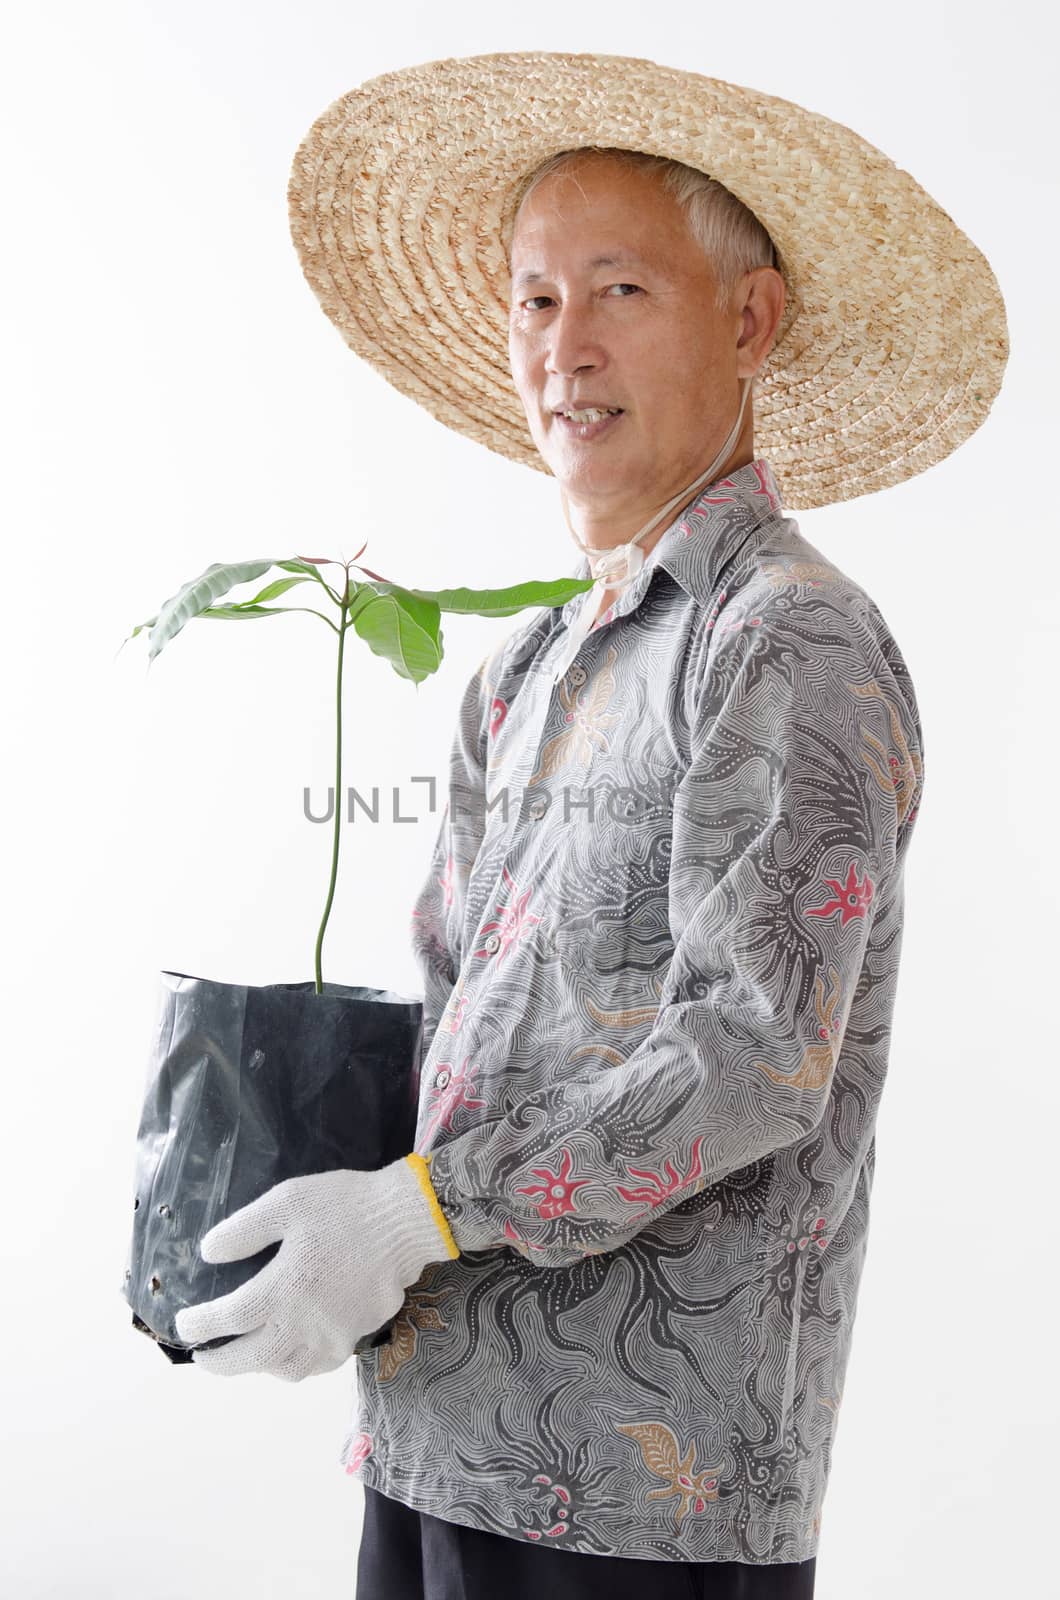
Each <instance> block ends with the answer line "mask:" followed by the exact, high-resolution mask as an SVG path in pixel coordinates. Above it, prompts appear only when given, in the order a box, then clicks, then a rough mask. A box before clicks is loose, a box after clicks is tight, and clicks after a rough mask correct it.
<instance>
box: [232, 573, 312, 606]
mask: <svg viewBox="0 0 1060 1600" xmlns="http://www.w3.org/2000/svg"><path fill="white" fill-rule="evenodd" d="M315 576H316V574H315V573H314V574H312V575H310V574H309V573H307V574H306V575H305V577H302V578H277V579H276V582H275V583H270V584H267V585H266V587H265V588H264V589H262V591H261V593H260V594H256V595H255V596H254V598H253V600H250V601H248V602H247V604H249V605H260V604H261V603H262V601H264V600H278V599H279V598H280V596H281V594H286V593H287V591H288V589H293V588H294V586H295V584H296V583H311V582H312V581H313V578H314V577H315Z"/></svg>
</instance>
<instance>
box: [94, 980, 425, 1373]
mask: <svg viewBox="0 0 1060 1600" xmlns="http://www.w3.org/2000/svg"><path fill="white" fill-rule="evenodd" d="M422 1044H423V1004H422V1001H420V1000H414V999H408V998H406V997H405V996H403V995H398V994H393V993H391V991H390V990H388V989H367V988H358V987H347V986H345V985H343V984H338V983H325V984H324V986H323V993H322V994H319V995H318V994H317V993H316V990H315V986H314V984H312V983H270V984H264V985H262V986H260V987H259V986H255V985H251V984H242V983H217V982H214V981H213V980H212V979H210V978H193V977H189V976H188V975H187V974H186V973H182V972H163V973H162V1007H161V1015H160V1018H159V1023H158V1030H157V1033H156V1035H155V1044H154V1049H153V1051H152V1056H151V1062H150V1067H149V1072H148V1081H147V1089H146V1093H145V1097H144V1106H143V1113H142V1116H141V1119H140V1127H139V1132H138V1134H137V1161H136V1193H135V1198H134V1200H133V1207H134V1212H135V1215H134V1217H133V1236H132V1248H131V1251H130V1255H129V1261H128V1263H127V1266H126V1269H125V1281H124V1284H123V1290H122V1292H123V1293H124V1295H125V1298H126V1300H127V1301H128V1303H129V1305H130V1306H131V1307H132V1311H133V1319H132V1320H133V1326H134V1327H135V1328H137V1329H139V1330H140V1331H141V1332H143V1333H145V1334H147V1335H149V1337H150V1338H152V1339H154V1340H155V1341H156V1342H157V1343H158V1344H159V1346H160V1347H161V1349H162V1351H163V1353H164V1354H165V1355H166V1356H168V1358H169V1360H170V1361H173V1362H190V1360H191V1355H192V1351H193V1350H196V1349H199V1348H202V1349H213V1348H215V1347H217V1346H220V1345H224V1344H228V1343H229V1342H230V1338H231V1337H234V1336H233V1335H229V1336H226V1337H224V1338H221V1339H212V1340H209V1341H208V1342H207V1343H206V1344H204V1345H202V1346H198V1345H186V1344H184V1343H183V1342H182V1340H181V1339H180V1337H179V1336H178V1334H177V1329H176V1320H175V1319H176V1315H177V1312H178V1311H180V1310H181V1309H182V1308H183V1307H184V1306H188V1305H197V1304H198V1303H199V1302H200V1301H203V1300H213V1299H216V1298H217V1297H218V1296H220V1295H223V1294H228V1293H229V1292H230V1291H231V1290H233V1289H237V1288H239V1287H240V1285H241V1284H244V1283H246V1282H247V1280H248V1279H249V1278H252V1277H253V1276H254V1274H255V1273H256V1272H258V1271H260V1269H261V1268H262V1267H263V1266H265V1265H266V1263H267V1262H269V1261H271V1260H272V1258H273V1256H274V1255H275V1254H276V1251H277V1250H278V1249H279V1248H280V1246H279V1244H271V1245H268V1246H267V1247H266V1248H265V1249H264V1250H261V1251H259V1252H258V1253H257V1255H254V1256H249V1257H247V1258H246V1259H245V1260H242V1261H230V1262H220V1263H217V1264H216V1265H211V1264H210V1263H209V1262H206V1261H203V1259H202V1257H201V1255H200V1254H199V1241H200V1240H201V1239H202V1237H203V1235H204V1234H206V1233H208V1232H209V1230H210V1229H211V1228H212V1227H213V1226H214V1224H215V1223H217V1222H220V1221H221V1220H222V1219H223V1218H224V1217H228V1216H230V1215H231V1214H232V1213H233V1212H234V1211H238V1210H239V1209H240V1207H242V1206H244V1205H247V1204H249V1203H250V1201H252V1200H256V1199H257V1198H258V1196H259V1195H262V1194H264V1193H265V1191H266V1190H267V1189H270V1188H272V1186H273V1185H274V1184H277V1183H282V1182H283V1180H284V1179H285V1178H295V1177H303V1176H305V1175H306V1174H308V1173H313V1172H332V1171H336V1170H338V1169H339V1168H343V1167H352V1168H356V1169H358V1170H361V1171H375V1170H376V1169H378V1168H379V1167H383V1166H386V1165H387V1164H388V1163H389V1162H391V1161H396V1160H398V1158H399V1157H401V1156H404V1155H408V1153H409V1152H410V1151H411V1150H412V1148H413V1145H414V1142H415V1135H416V1109H417V1104H418V1099H419V1075H420V1059H421V1049H422ZM392 1327H393V1321H391V1322H389V1323H387V1324H386V1325H385V1327H383V1328H381V1329H378V1330H376V1331H375V1332H374V1333H372V1334H369V1335H366V1336H365V1338H363V1339H362V1340H360V1341H359V1343H358V1345H357V1346H356V1348H357V1349H358V1350H360V1349H364V1348H367V1347H369V1346H372V1345H377V1344H383V1343H385V1342H386V1341H387V1339H388V1338H389V1336H390V1331H391V1329H392Z"/></svg>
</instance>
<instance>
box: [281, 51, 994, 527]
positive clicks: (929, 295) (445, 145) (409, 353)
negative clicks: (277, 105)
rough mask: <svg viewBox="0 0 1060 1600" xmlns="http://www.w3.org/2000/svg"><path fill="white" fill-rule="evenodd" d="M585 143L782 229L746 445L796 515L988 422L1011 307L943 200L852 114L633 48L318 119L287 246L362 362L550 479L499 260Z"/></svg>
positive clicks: (392, 92)
mask: <svg viewBox="0 0 1060 1600" xmlns="http://www.w3.org/2000/svg"><path fill="white" fill-rule="evenodd" d="M588 144H598V145H615V146H619V147H621V148H623V149H630V150H644V151H647V152H649V153H651V154H655V155H663V156H669V157H672V158H674V159H676V160H678V161H683V162H686V163H687V164H688V165H690V166H693V167H698V168H699V169H700V170H701V171H703V172H706V173H708V174H709V175H710V176H711V177H714V178H717V179H718V180H719V181H720V182H721V183H723V184H725V186H726V187H727V188H728V189H731V190H732V192H733V193H734V194H735V195H737V196H738V198H739V199H740V200H742V201H743V202H744V204H745V205H747V206H749V207H750V208H751V210H752V211H753V212H755V214H756V215H757V216H758V218H759V219H760V221H761V222H762V223H763V224H764V226H765V227H766V228H767V229H768V231H769V234H770V236H771V237H772V239H773V242H774V245H775V246H776V250H777V256H778V263H777V264H778V267H779V268H780V271H781V273H782V275H783V277H784V281H785V285H786V288H787V304H786V306H785V309H784V313H783V316H782V318H781V321H780V324H779V326H778V329H777V338H776V342H775V344H774V347H773V349H772V351H771V353H770V355H769V357H768V359H767V361H766V363H765V364H764V366H763V367H762V368H760V369H759V373H758V375H757V378H756V380H755V388H754V440H755V453H756V455H762V456H765V457H767V458H768V460H769V462H770V464H771V465H772V467H773V470H774V472H775V474H776V478H777V483H778V486H779V488H780V490H781V493H782V495H783V498H784V501H785V504H786V505H788V506H790V507H791V508H792V509H795V510H798V509H801V508H809V507H813V506H820V505H827V504H830V503H832V502H834V501H839V500H849V499H853V498H854V497H855V496H857V495H862V494H869V493H871V492H873V491H875V490H877V489H883V488H886V487H888V486H889V485H891V484H895V483H900V482H902V481H903V480H904V479H906V478H910V477H912V476H914V475H915V474H916V473H918V472H923V471H924V469H925V468H926V467H929V466H931V465H932V464H933V463H934V462H936V461H940V460H942V458H943V457H944V456H947V455H949V453H950V452H951V451H952V450H955V449H956V448H957V446H958V445H959V444H961V443H962V442H963V440H965V439H966V438H967V437H968V436H969V434H971V433H973V432H974V431H975V429H976V428H978V427H979V425H980V423H981V422H983V420H984V419H985V417H986V415H987V412H988V411H989V409H990V406H991V403H992V402H993V400H994V397H995V395H996V394H997V392H998V390H999V388H1000V385H1001V377H1002V373H1003V371H1004V367H1005V362H1006V359H1007V356H1008V334H1007V327H1006V321H1005V308H1004V302H1003V300H1002V297H1001V293H1000V290H999V288H998V284H997V281H996V279H995V277H994V274H993V272H992V271H991V269H990V266H989V264H988V263H987V261H986V259H985V258H984V256H983V255H982V254H981V252H980V251H979V250H977V249H976V247H975V245H973V244H972V242H971V240H970V239H968V238H967V236H966V235H965V234H964V233H962V232H961V230H960V229H959V228H958V227H957V226H956V224H955V223H954V222H953V220H952V219H951V218H950V217H949V216H948V215H947V214H946V212H945V211H943V210H942V208H941V207H940V206H938V205H937V204H936V203H935V201H934V200H932V199H931V197H930V195H928V194H926V193H925V192H924V190H923V189H922V188H921V187H920V186H919V184H917V183H916V182H914V180H913V179H912V178H911V177H910V176H909V174H908V173H907V172H904V171H902V169H901V168H900V167H897V166H895V164H894V162H893V161H891V160H890V159H889V158H888V157H887V156H885V155H884V154H883V153H882V152H881V151H879V150H877V149H876V148H875V147H874V146H873V145H871V144H868V143H866V141H865V140H864V139H862V138H860V137H859V135H858V134H856V133H854V132H852V131H851V130H850V129H849V128H846V127H844V126H843V125H842V124H841V123H837V122H832V121H830V120H829V118H827V117H822V116H818V115H817V114H816V113H814V112H812V111H807V110H805V109H804V108H803V107H801V106H798V105H794V104H792V103H791V102H790V101H787V100H780V99H777V98H775V97H774V96H772V95H766V94H760V93H758V92H757V91H756V90H753V89H746V88H741V87H739V86H737V85H735V84H731V83H724V82H722V81H720V80H719V79H716V78H705V77H702V76H700V75H699V74H697V73H692V72H686V71H681V70H678V69H676V68H673V67H666V66H660V65H658V64H657V63H655V62H653V61H645V60H640V59H633V58H628V57H624V56H608V55H568V54H560V53H551V52H537V51H533V52H525V53H511V54H499V55H484V56H472V57H467V58H462V59H454V60H444V61H431V62H426V63H424V64H422V65H419V66H414V67H409V68H407V69H405V70H402V71H399V72H391V73H385V74H383V75H382V76H381V77H377V78H372V79H370V80H368V81H367V82H365V83H363V84H361V85H360V86H359V87H358V88H356V89H353V90H351V91H350V93H348V94H346V95H343V96H342V98H341V99H339V100H336V101H335V102H334V103H333V104H332V105H331V106H329V107H328V109H327V110H326V111H325V112H323V114H322V115H321V116H320V117H318V119H317V120H316V122H314V124H313V126H312V127H311V128H310V130H309V132H308V133H307V134H306V136H305V138H304V139H303V140H302V143H301V144H300V146H299V148H298V151H297V153H296V155H295V159H294V163H293V167H292V171H291V177H290V183H289V185H288V206H289V215H290V226H291V235H292V238H293V240H294V244H295V247H296V249H297V251H298V255H299V259H300V261H301V264H302V269H303V271H304V272H305V275H306V277H307V278H308V280H309V282H310V284H311V285H312V287H313V290H314V292H315V293H316V295H317V297H318V299H319V301H320V304H321V306H322V307H323V309H324V311H325V312H326V313H327V315H328V316H329V317H330V318H331V320H332V321H333V322H334V323H335V324H336V326H337V327H338V328H339V329H340V331H341V333H342V335H343V337H344V339H345V340H346V342H347V344H348V345H349V346H350V348H351V349H352V350H354V351H355V352H356V353H357V355H359V356H361V357H363V358H364V360H366V361H368V362H370V363H371V364H372V366H373V367H375V368H376V370H377V371H378V372H380V373H381V374H382V375H383V377H385V378H386V379H387V380H388V381H389V382H390V383H392V384H393V385H394V386H395V388H397V389H399V390H401V392H402V393H403V394H406V395H409V396H410V397H411V398H412V399H413V400H416V401H417V402H418V403H419V404H420V405H422V406H424V407H426V409H427V410H428V411H429V412H431V414H432V415H433V416H435V417H436V418H437V419H438V420H439V422H443V423H445V424H446V426H447V427H450V428H455V429H456V430H457V431H458V432H459V433H463V434H466V435H467V436H468V437H469V438H471V439H475V440H476V441H478V443H480V444H484V445H486V446H487V447H488V448H489V449H491V450H495V451H497V452H498V453H499V454H501V455H503V456H507V457H509V458H510V459H511V460H513V461H520V462H524V463H525V464H526V465H527V466H531V467H536V468H537V469H538V470H539V471H542V472H549V471H550V468H549V467H548V466H547V464H546V463H545V462H544V460H543V459H542V457H541V456H540V454H539V453H538V450H537V447H536V446H535V444H534V442H533V439H532V437H531V434H530V431H529V428H528V426H527V420H526V414H525V412H524V410H523V406H522V402H521V401H520V399H519V396H518V394H517V392H516V389H515V385H514V383H513V381H512V377H511V371H510V368H509V364H508V316H509V304H510V288H511V283H510V276H509V272H508V266H507V261H506V257H505V250H506V246H507V245H508V243H509V242H510V239H511V234H512V227H513V221H514V213H515V206H516V201H517V196H518V191H519V189H520V186H521V184H522V182H523V181H524V180H525V177H526V175H527V174H528V173H529V172H530V171H531V170H532V169H533V168H535V167H536V166H537V165H538V164H539V163H540V162H542V161H543V160H545V159H546V158H547V157H548V156H551V155H554V154H555V153H556V152H558V151H560V150H564V149H568V148H571V147H573V146H581V145H588Z"/></svg>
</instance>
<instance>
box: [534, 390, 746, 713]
mask: <svg viewBox="0 0 1060 1600" xmlns="http://www.w3.org/2000/svg"><path fill="white" fill-rule="evenodd" d="M753 381H754V379H753V374H752V376H751V377H747V378H741V379H740V384H741V387H742V389H743V394H742V396H741V398H740V409H739V411H738V412H737V413H736V421H735V422H734V423H733V425H732V429H731V431H730V433H729V437H728V438H727V439H726V441H725V443H724V444H723V445H722V447H721V449H720V450H719V451H718V453H717V455H716V456H715V458H714V460H713V461H712V462H711V463H710V466H709V467H708V468H707V470H706V471H705V472H701V473H700V474H699V477H698V478H696V479H694V480H693V482H692V483H690V484H689V485H688V486H687V488H684V489H682V490H681V491H680V492H679V493H678V494H675V495H674V496H673V497H672V498H671V499H669V500H668V501H667V502H666V504H665V505H664V506H663V508H662V510H661V511H657V512H656V513H655V515H654V516H653V517H652V519H651V521H650V522H646V523H645V524H644V526H643V528H641V530H640V532H639V533H635V534H634V535H633V537H632V539H630V540H628V541H627V542H626V543H625V544H616V545H612V546H611V547H610V548H609V549H607V550H594V549H593V548H592V547H591V546H590V545H587V544H583V543H582V541H581V540H580V539H579V538H578V535H577V534H576V533H575V531H574V529H573V528H572V527H571V525H570V517H569V516H568V515H567V496H566V494H564V493H563V491H562V490H561V491H560V493H561V498H562V505H563V516H564V520H565V521H566V524H567V528H568V530H569V532H570V536H571V538H572V539H573V540H574V542H575V544H576V545H577V546H578V549H579V550H581V551H582V552H583V554H585V555H587V556H588V557H589V570H590V571H591V572H592V575H593V578H594V580H595V582H594V584H593V587H592V588H591V589H587V590H586V591H585V594H584V595H583V597H582V605H581V609H580V610H579V612H578V614H577V617H576V618H575V620H574V622H573V623H572V624H571V628H570V635H569V637H568V640H567V644H566V647H565V648H564V650H563V651H562V652H561V656H560V660H559V661H558V662H557V664H556V667H555V669H554V671H553V682H558V681H559V679H560V678H561V677H562V676H563V674H564V672H566V670H567V668H568V667H569V666H570V663H571V662H572V661H573V660H574V657H575V656H576V655H577V653H578V650H579V649H580V647H581V642H582V640H583V639H584V638H585V636H586V634H587V633H588V632H589V629H590V628H591V627H592V623H593V606H594V605H595V603H596V590H597V585H599V584H600V583H606V586H607V587H608V588H610V589H624V588H625V587H626V585H627V584H629V583H632V581H633V579H634V578H635V577H636V575H637V573H638V572H639V571H640V569H641V567H643V565H644V551H643V550H642V548H641V546H640V544H639V543H638V540H640V539H643V537H644V535H645V534H646V533H650V532H651V530H652V529H653V528H654V527H655V526H656V524H657V523H659V522H661V521H662V519H663V517H665V516H667V515H669V513H670V512H671V511H673V510H674V508H675V507H676V506H679V505H680V504H681V502H682V501H684V500H686V499H687V498H688V496H689V495H690V494H691V493H692V491H693V490H694V489H699V488H701V487H702V486H703V484H705V483H710V481H711V480H712V478H713V476H714V474H715V473H716V472H717V470H718V468H719V467H720V466H721V464H722V462H723V461H724V460H725V458H726V457H727V456H728V454H729V452H730V451H731V449H732V447H733V445H734V444H735V443H736V440H737V438H738V437H739V433H740V424H741V423H742V422H743V414H744V411H745V410H746V408H747V396H748V395H749V394H750V392H751V384H752V382H753Z"/></svg>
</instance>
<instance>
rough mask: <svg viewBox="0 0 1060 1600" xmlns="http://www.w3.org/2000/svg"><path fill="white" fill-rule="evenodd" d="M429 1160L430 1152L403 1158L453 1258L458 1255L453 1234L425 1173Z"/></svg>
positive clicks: (426, 1172) (428, 1175) (427, 1173)
mask: <svg viewBox="0 0 1060 1600" xmlns="http://www.w3.org/2000/svg"><path fill="white" fill-rule="evenodd" d="M430 1159H431V1156H430V1152H428V1154H427V1156H426V1157H423V1156H419V1155H408V1156H406V1157H405V1160H406V1161H407V1162H408V1164H409V1166H410V1167H411V1168H412V1170H413V1172H414V1173H415V1174H416V1176H417V1178H418V1179H419V1183H420V1188H421V1189H422V1190H423V1193H424V1196H425V1198H426V1201H427V1204H428V1205H429V1206H430V1208H431V1216H432V1217H433V1218H434V1220H435V1222H436V1223H437V1224H438V1231H439V1233H440V1234H441V1236H442V1239H443V1241H444V1243H445V1248H446V1249H447V1250H448V1252H449V1254H450V1256H453V1257H455V1256H458V1255H459V1254H460V1250H459V1248H458V1246H457V1243H456V1240H455V1239H454V1238H453V1232H452V1229H451V1228H450V1226H449V1223H448V1221H447V1219H446V1215H445V1212H444V1211H443V1210H442V1208H441V1205H440V1204H439V1202H438V1196H437V1195H436V1194H435V1192H434V1185H433V1183H432V1182H431V1178H430V1173H429V1172H428V1171H427V1168H428V1165H429V1163H430Z"/></svg>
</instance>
